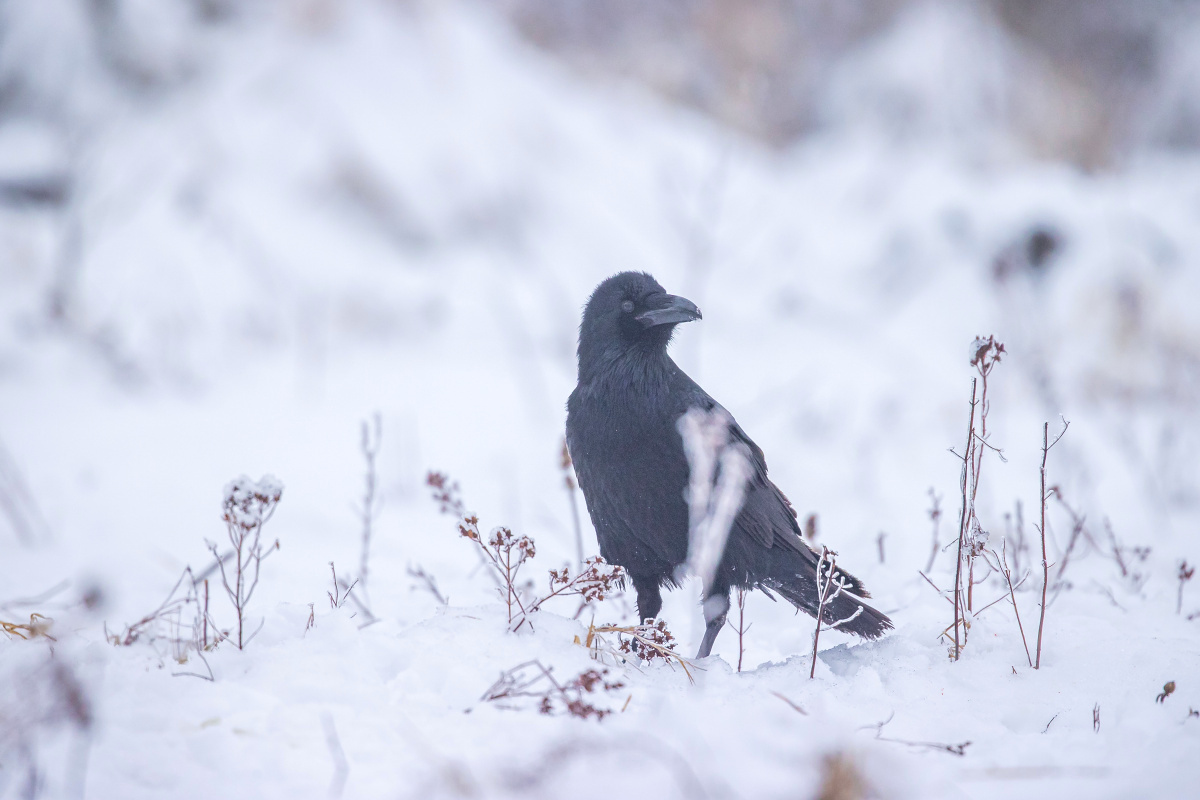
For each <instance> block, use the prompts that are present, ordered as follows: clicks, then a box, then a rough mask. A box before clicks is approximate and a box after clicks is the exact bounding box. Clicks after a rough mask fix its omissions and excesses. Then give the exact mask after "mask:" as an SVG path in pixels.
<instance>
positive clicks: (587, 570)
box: [529, 556, 625, 611]
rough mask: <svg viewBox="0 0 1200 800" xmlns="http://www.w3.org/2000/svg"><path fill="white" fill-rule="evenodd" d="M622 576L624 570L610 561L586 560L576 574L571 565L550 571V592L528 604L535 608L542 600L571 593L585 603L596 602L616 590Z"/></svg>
mask: <svg viewBox="0 0 1200 800" xmlns="http://www.w3.org/2000/svg"><path fill="white" fill-rule="evenodd" d="M624 579H625V570H623V569H621V568H620V567H618V566H617V565H615V564H609V563H608V562H607V561H605V560H604V559H603V558H601V557H600V556H592V557H591V558H588V559H585V560H584V562H583V569H582V570H580V571H579V572H578V573H576V574H575V575H572V574H571V570H570V567H567V566H564V567H563V568H562V569H561V570H558V569H552V570H550V593H549V594H547V595H546V596H545V597H543V598H542V599H540V600H538V601H537V602H536V603H534V604H533V605H532V606H531V607H530V609H529V610H530V611H536V610H537V609H538V608H540V607H541V605H542V603H544V602H546V601H547V600H549V599H550V598H551V597H570V596H572V595H575V596H578V597H580V598H582V599H583V603H584V605H585V606H586V605H591V604H592V603H599V602H601V601H602V600H604V598H606V597H608V596H609V595H610V594H612V593H613V592H614V591H617V589H618V587H619V586H620V584H621V581H623V580H624Z"/></svg>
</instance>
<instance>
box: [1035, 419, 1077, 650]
mask: <svg viewBox="0 0 1200 800" xmlns="http://www.w3.org/2000/svg"><path fill="white" fill-rule="evenodd" d="M1069 425H1070V423H1069V422H1067V421H1066V420H1065V419H1064V420H1063V429H1062V432H1061V433H1059V434H1058V437H1057V438H1055V440H1054V441H1053V442H1051V441H1050V423H1049V422H1045V423H1043V424H1042V469H1041V480H1042V483H1041V489H1042V496H1041V497H1042V504H1041V505H1042V524H1041V527H1040V528H1039V530H1038V533H1039V534H1040V535H1041V538H1042V607H1041V612H1040V614H1039V616H1038V635H1037V659H1036V660H1035V661H1034V662H1033V668H1034V669H1041V667H1042V633H1043V631H1044V630H1045V627H1046V589H1047V587H1048V586H1049V584H1050V560H1049V558H1048V557H1047V556H1046V500H1047V494H1046V458H1047V456H1048V455H1049V454H1050V448H1052V447H1054V445H1056V444H1058V442H1059V439H1062V437H1063V436H1064V435H1065V434H1066V432H1067V427H1068V426H1069Z"/></svg>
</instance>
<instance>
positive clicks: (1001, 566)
mask: <svg viewBox="0 0 1200 800" xmlns="http://www.w3.org/2000/svg"><path fill="white" fill-rule="evenodd" d="M1007 544H1008V543H1007V540H1002V541H1001V543H1000V555H999V556H997V555H996V551H995V550H992V551H991V553H992V556H993V557H994V558H995V559H996V568H997V571H998V572H999V573H1000V574H1001V575H1003V576H1004V580H1005V582H1006V583H1007V584H1008V598H1009V600H1010V601H1011V602H1012V607H1013V614H1014V615H1015V616H1016V618H1017V630H1019V631H1020V632H1021V644H1023V645H1024V646H1025V659H1026V660H1027V661H1028V662H1029V666H1031V667H1032V666H1033V659H1032V658H1030V657H1029V642H1027V641H1026V640H1025V626H1024V625H1022V624H1021V611H1020V609H1019V608H1017V591H1016V587H1014V586H1013V582H1012V571H1011V570H1010V569H1009V568H1008V557H1007V552H1006V550H1007ZM1024 581H1025V578H1021V580H1020V581H1018V582H1017V586H1020V585H1021V583H1023V582H1024ZM1000 599H1004V598H1003V597H1001V598H1000ZM989 607H990V606H989ZM986 610H987V608H983V609H980V612H979V613H981V614H982V613H983V612H984V611H986Z"/></svg>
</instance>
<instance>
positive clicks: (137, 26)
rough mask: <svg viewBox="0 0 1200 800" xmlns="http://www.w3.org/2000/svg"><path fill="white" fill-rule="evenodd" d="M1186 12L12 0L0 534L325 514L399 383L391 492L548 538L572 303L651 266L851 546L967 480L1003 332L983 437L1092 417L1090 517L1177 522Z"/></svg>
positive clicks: (1187, 284)
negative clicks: (237, 490) (269, 500)
mask: <svg viewBox="0 0 1200 800" xmlns="http://www.w3.org/2000/svg"><path fill="white" fill-rule="evenodd" d="M1198 26H1200V7H1198V5H1197V4H1195V3H1191V2H1167V1H1166V0H1161V1H1160V0H1147V1H1146V2H1139V3H1127V2H1118V1H1117V0H1112V1H1110V0H1087V1H1084V0H1080V1H1078V2H1075V1H1073V0H1046V1H1044V2H1027V1H1026V0H980V1H979V2H936V1H922V2H906V1H905V0H861V1H856V2H850V1H848V0H840V1H839V2H819V1H818V0H811V1H810V0H746V1H743V2H732V1H728V2H727V0H663V1H662V2H656V3H643V2H635V1H634V0H586V1H585V0H505V2H502V3H483V2H469V1H468V0H462V2H453V1H451V0H352V1H347V2H334V1H333V0H253V1H251V0H248V1H247V2H231V1H230V0H42V1H41V2H37V3H29V2H19V1H18V0H6V2H3V3H0V398H2V403H3V405H2V408H3V414H2V415H0V442H3V443H4V447H5V452H6V454H7V455H6V456H5V462H4V463H5V464H7V466H6V468H5V472H4V473H3V476H4V482H3V483H2V484H0V492H2V494H0V496H2V497H3V498H4V504H3V506H2V508H3V509H4V514H3V515H0V524H3V525H5V526H6V527H7V529H8V535H9V536H10V537H11V538H12V539H13V540H14V541H22V542H24V543H26V544H28V543H30V542H33V541H35V540H37V539H38V538H39V536H45V537H48V538H49V537H51V534H52V532H55V531H57V534H56V535H57V536H59V537H61V538H63V539H66V540H71V539H72V537H82V538H83V539H84V540H85V541H88V542H95V541H97V540H96V539H95V538H94V537H92V536H84V535H83V533H82V531H84V530H87V531H93V532H95V531H103V532H105V536H107V535H108V533H107V532H108V531H109V530H110V529H111V528H113V527H120V528H121V529H122V531H123V532H122V534H121V535H122V536H131V537H133V539H134V541H135V542H137V541H143V542H148V541H150V540H153V539H154V537H155V536H157V535H158V533H157V532H156V531H155V530H154V529H153V526H146V527H145V528H144V529H139V528H138V526H136V525H135V526H133V527H132V528H131V527H130V526H127V525H124V524H123V523H121V524H118V523H116V522H115V521H114V520H113V519H112V518H113V517H114V516H120V514H121V512H120V511H119V509H122V508H128V507H131V506H138V505H139V504H149V505H150V506H152V507H153V506H155V504H159V505H158V506H157V507H156V513H157V514H161V515H162V516H164V517H167V516H177V515H179V516H182V517H183V518H185V519H191V518H192V517H193V516H195V517H196V518H197V519H198V520H205V519H206V517H204V514H205V513H206V512H203V511H202V509H204V508H207V507H208V506H207V505H205V503H210V501H211V498H210V497H209V494H207V493H211V492H212V491H215V488H216V487H217V486H220V485H221V484H222V483H223V482H224V480H226V479H227V478H228V477H231V476H232V474H236V473H237V472H239V471H242V470H244V469H250V468H251V467H254V468H255V469H259V468H261V469H262V470H264V471H265V470H268V469H269V470H274V471H276V472H279V473H281V477H284V478H285V481H286V479H287V477H288V476H287V475H282V473H284V472H286V471H287V470H285V469H284V468H283V467H282V466H279V465H277V463H276V462H277V461H280V460H285V461H288V463H289V466H292V467H293V468H294V470H295V471H297V472H299V473H301V474H309V475H310V479H311V480H312V481H313V484H314V488H315V487H316V486H322V487H334V486H337V487H341V488H338V489H337V490H335V491H333V492H332V496H333V497H334V498H337V499H334V500H332V501H331V500H330V498H323V499H321V500H320V501H318V500H316V499H313V498H316V497H317V495H318V493H315V492H314V493H306V494H305V495H304V497H305V498H307V499H306V500H302V501H300V502H308V501H309V500H311V501H312V503H313V506H312V507H311V508H309V509H308V511H311V512H313V514H308V513H307V512H306V513H304V514H302V515H301V516H303V517H304V518H305V519H308V520H309V521H310V524H312V525H313V526H314V527H316V528H320V527H321V525H322V524H326V523H318V522H315V521H313V520H316V519H318V518H320V519H325V518H328V517H329V515H331V514H332V515H333V518H336V514H337V512H336V511H330V510H328V509H327V508H324V507H323V506H321V503H326V504H327V505H328V504H329V503H330V502H332V503H333V505H334V506H335V507H336V506H337V504H339V503H341V502H342V500H341V499H340V497H341V494H344V495H345V496H346V497H352V496H353V494H354V492H355V491H356V489H355V488H354V487H355V485H356V483H355V482H356V481H357V479H358V478H357V475H356V470H357V466H356V458H357V454H356V452H355V449H354V443H355V440H356V434H355V431H356V426H357V424H358V420H360V419H362V418H365V417H366V416H368V415H369V414H371V413H372V412H374V411H380V412H381V413H382V414H383V417H384V419H385V422H386V425H385V427H386V429H387V430H388V431H389V435H388V436H387V437H386V445H385V457H386V458H387V459H390V461H389V462H388V463H389V464H390V467H391V474H390V477H389V480H390V481H391V484H390V485H391V487H392V490H393V491H394V492H395V493H396V496H397V497H401V498H408V499H410V500H411V499H412V498H413V497H414V496H416V495H417V494H419V493H420V492H421V491H423V490H421V489H420V482H421V478H422V476H423V474H424V470H425V469H427V468H429V467H432V466H441V467H444V468H446V469H448V470H450V471H451V472H452V473H455V474H459V475H462V476H463V478H464V480H465V481H468V482H469V484H470V485H471V488H472V490H473V491H474V496H475V498H476V500H475V502H476V503H477V504H478V505H480V506H481V507H483V508H486V507H488V506H494V507H495V508H496V511H497V514H499V515H502V516H503V517H504V519H505V521H507V522H509V523H510V524H513V525H520V524H529V525H533V526H543V527H545V528H546V529H547V530H552V531H554V534H553V535H554V537H555V540H556V541H557V540H558V538H559V537H560V534H561V533H562V531H564V530H565V529H566V526H567V519H568V517H567V514H568V511H567V505H566V501H565V498H564V497H563V496H562V493H561V492H559V491H558V490H557V488H551V487H557V486H558V481H559V477H558V476H557V474H556V470H557V468H558V467H557V456H556V453H557V449H558V440H559V437H560V436H561V431H562V420H563V416H564V413H563V404H564V401H565V398H566V396H567V394H568V393H569V391H570V389H571V387H572V384H573V371H574V353H573V348H574V338H575V329H576V325H577V319H578V314H579V311H580V309H581V307H582V305H583V303H584V301H585V300H586V298H587V295H588V293H589V291H590V289H591V288H592V287H593V286H594V285H595V284H596V283H597V282H598V281H599V280H601V279H603V278H604V277H606V276H607V275H610V274H612V273H615V272H617V271H620V270H624V269H644V270H650V271H652V272H654V273H655V274H656V275H657V276H658V277H659V279H660V280H661V281H662V282H663V283H664V284H665V285H666V286H667V287H668V288H669V289H671V290H673V291H677V292H680V293H683V294H685V295H688V296H690V297H692V298H693V299H694V300H695V301H696V302H698V303H699V304H700V305H701V306H702V307H703V308H704V309H705V312H706V313H705V321H704V322H703V323H702V325H698V326H689V328H688V329H687V330H684V331H682V332H681V333H680V335H679V337H678V339H679V341H678V342H677V344H676V346H675V353H676V357H677V358H678V359H679V360H680V362H681V363H682V364H683V365H684V366H685V368H687V369H688V370H690V371H691V372H692V373H693V374H694V375H696V377H697V378H698V379H700V380H701V381H702V382H704V383H705V384H706V385H707V386H708V387H709V388H710V390H711V391H712V392H713V393H714V394H715V395H716V396H718V397H720V398H722V400H723V402H725V404H726V405H728V406H729V407H730V408H731V409H733V410H734V413H735V414H737V415H738V416H739V418H740V419H741V421H742V423H743V425H744V426H745V427H747V428H748V429H749V430H750V431H751V432H752V433H753V434H754V435H756V437H757V438H759V439H760V440H765V441H766V442H768V443H770V442H777V444H775V445H774V446H767V447H766V450H767V452H768V454H769V455H772V454H776V453H778V455H773V456H772V466H773V470H774V474H776V475H778V476H779V479H780V482H781V484H782V485H784V486H785V488H788V487H790V488H788V491H789V492H791V493H792V494H794V495H795V496H796V502H797V504H798V505H799V506H800V507H801V508H804V509H810V510H813V511H820V512H821V513H822V514H823V515H824V518H826V519H828V520H829V521H830V523H831V524H832V525H833V527H834V529H835V530H838V531H840V535H843V536H847V537H850V538H851V539H852V540H855V539H856V537H857V538H861V539H862V540H863V541H864V542H866V541H871V540H873V537H874V536H875V535H876V534H877V532H878V530H879V529H894V528H904V529H907V528H912V529H913V530H914V531H916V530H923V527H924V525H925V521H924V519H923V517H924V508H925V505H926V504H927V502H928V497H927V490H928V488H929V487H931V486H941V485H946V486H948V487H949V491H950V493H951V494H953V481H954V480H955V477H956V467H955V466H954V465H953V463H948V462H947V457H946V455H945V448H946V447H949V446H950V445H951V444H952V443H954V442H957V440H958V438H959V434H958V428H959V427H960V426H961V419H960V417H961V416H962V415H963V413H964V408H965V402H966V399H967V398H966V394H967V391H968V387H969V375H970V369H969V367H968V366H967V350H968V347H969V343H970V341H971V340H972V338H973V337H974V336H975V335H977V334H986V333H995V334H996V335H997V336H998V337H999V338H1000V339H1002V340H1004V341H1006V342H1007V343H1008V347H1009V353H1010V356H1009V362H1008V363H1007V364H1006V365H1005V366H1004V368H1003V369H1004V371H1002V372H1001V373H1000V376H999V377H998V378H997V379H996V385H995V387H994V391H995V392H996V394H995V395H994V399H995V403H994V405H995V410H994V411H993V414H994V415H995V418H996V419H997V421H998V423H997V427H996V430H997V435H1002V436H1004V437H1005V442H1004V443H1003V446H1005V447H1013V448H1016V451H1015V452H1016V453H1018V454H1020V453H1022V452H1025V451H1028V452H1033V451H1034V450H1036V445H1037V444H1038V443H1039V442H1038V439H1039V436H1038V434H1039V430H1038V429H1039V428H1040V421H1041V420H1044V419H1051V420H1053V419H1056V418H1058V416H1059V415H1060V414H1065V415H1067V416H1068V417H1070V418H1072V419H1077V420H1081V421H1082V422H1084V423H1086V424H1081V425H1079V426H1077V430H1079V431H1080V432H1079V434H1078V435H1075V436H1073V437H1072V440H1071V441H1069V442H1068V443H1067V444H1066V445H1065V446H1066V447H1068V448H1070V447H1074V448H1075V450H1074V451H1072V452H1073V455H1072V456H1071V457H1070V458H1071V464H1072V466H1071V479H1072V480H1074V481H1076V482H1077V483H1078V486H1077V488H1076V489H1075V492H1076V494H1077V497H1078V501H1079V503H1080V504H1082V505H1085V506H1090V504H1093V503H1095V502H1096V501H1097V499H1098V498H1099V497H1101V496H1104V497H1106V498H1107V501H1108V502H1107V507H1106V508H1105V509H1104V510H1103V512H1100V511H1098V512H1097V513H1104V514H1110V515H1114V516H1116V517H1119V518H1121V519H1122V523H1123V524H1124V525H1125V526H1126V527H1132V528H1138V529H1143V528H1144V529H1147V530H1149V529H1153V531H1154V535H1155V536H1167V535H1169V533H1170V532H1172V531H1175V532H1177V533H1179V532H1182V531H1183V530H1184V529H1187V528H1189V526H1191V525H1192V524H1193V521H1194V519H1195V517H1194V513H1195V510H1196V507H1197V505H1196V504H1197V502H1200V492H1198V490H1197V471H1198V466H1197V452H1200V425H1198V424H1197V408H1198V406H1197V400H1198V399H1200V315H1198V314H1197V313H1196V312H1195V308H1194V306H1195V304H1196V301H1197V300H1200V269H1198V268H1197V258H1198V257H1200V236H1198V234H1197V230H1200V228H1198V226H1197V224H1196V223H1197V216H1198V215H1200V183H1198V182H1197V180H1196V179H1197V177H1198V176H1200V169H1198V167H1200V159H1198V158H1197V151H1196V146H1197V144H1198V143H1200V109H1198V108H1197V103H1200V100H1197V98H1200V55H1198V54H1200V48H1198V47H1197V43H1198V42H1200V27H1198ZM1009 365H1011V366H1009ZM176 437H180V438H176ZM188 437H191V438H190V439H189V438H188ZM335 443H338V444H336V445H335ZM789 448H791V449H790V452H789ZM251 452H253V453H255V454H256V455H255V456H254V457H251V456H250V455H249V453H251ZM243 462H246V463H247V466H238V464H239V463H243ZM260 462H261V467H260V466H258V465H259V464H260ZM317 464H320V465H321V469H317V467H316V465H317ZM305 470H308V471H309V472H308V473H305V472H304V471H305ZM197 471H202V472H203V474H202V475H196V474H195V473H196V472H197ZM1012 472H1013V475H1012V477H1011V478H1005V477H1003V476H1002V475H1001V474H997V475H996V481H997V484H995V489H994V492H995V500H994V502H995V503H996V504H997V509H1000V508H1001V507H1003V508H1008V507H1009V506H1010V505H1011V502H1012V498H1013V497H1014V496H1016V495H1017V494H1018V493H1019V492H1018V490H1019V487H1021V486H1024V485H1026V484H1027V483H1028V479H1029V474H1023V475H1020V476H1018V475H1017V474H1016V472H1015V471H1012ZM226 473H228V474H226ZM1006 480H1010V481H1012V482H1013V485H1011V486H1009V485H1006V484H1005V483H1004V481H1006ZM1020 481H1025V484H1021V483H1020ZM193 484H194V485H193ZM183 487H188V488H186V489H184V488H183ZM201 487H204V488H201ZM210 487H211V488H210ZM193 492H194V493H195V498H194V499H193V498H192V496H191V493H193ZM206 492H207V493H206ZM64 493H66V494H64ZM73 493H74V494H78V495H79V497H81V498H82V497H86V498H93V499H92V500H88V501H84V502H80V503H75V502H62V499H63V498H66V497H71V496H72V494H73ZM339 493H341V494H339ZM987 493H988V492H987V489H985V494H987ZM846 498H857V499H856V500H855V501H854V502H849V501H847V500H846ZM862 499H866V500H868V501H869V502H867V503H863V502H859V501H861V500H862ZM989 502H990V501H989ZM89 503H94V504H95V507H94V508H90V509H89V506H88V504H89ZM210 504H211V503H210ZM285 505H287V504H285ZM179 509H185V510H186V511H187V513H184V514H182V515H180V514H179V513H178V510H179ZM319 509H323V510H321V513H320V514H317V513H316V512H317V511H318V510H319ZM297 513H299V512H297ZM996 513H997V514H999V513H1000V511H999V510H997V512H996ZM76 515H79V516H78V517H77V516H76ZM103 520H108V521H103ZM1148 520H1153V524H1149V523H1148V522H1147V521H1148ZM396 524H397V525H398V524H399V523H396ZM80 525H82V526H83V527H82V528H79V527H78V526H80ZM189 526H190V527H195V528H196V530H200V529H202V528H203V524H202V522H200V521H197V522H195V523H187V524H185V525H184V529H185V533H181V534H180V536H181V537H182V538H187V537H188V536H192V533H190V532H186V531H187V530H188V528H189ZM72 531H74V533H71V532H72ZM912 535H913V536H914V537H916V536H918V535H920V536H924V535H925V534H924V533H923V532H922V533H920V534H917V533H915V532H914V533H913V534H912ZM1147 535H1149V534H1147ZM193 538H196V539H199V538H200V537H199V536H193ZM562 538H563V541H564V542H565V541H566V537H562ZM100 541H107V539H106V538H105V537H101V539H100ZM88 547H90V545H85V547H84V549H83V550H79V551H73V552H74V555H73V556H72V557H73V558H77V559H78V560H79V566H78V568H79V569H81V570H85V571H86V569H90V568H92V567H93V566H94V567H96V568H97V570H98V572H100V573H103V572H104V567H103V566H101V565H102V564H103V563H104V561H105V559H106V558H109V559H112V560H113V561H114V562H119V561H122V560H123V559H124V557H125V554H124V553H121V554H111V553H110V554H109V555H107V556H106V555H105V554H104V553H103V552H100V551H103V550H105V549H106V548H105V547H103V546H100V545H97V546H96V552H92V551H90V550H89V549H88ZM564 547H565V545H564ZM164 549H171V548H166V547H164ZM134 552H138V550H137V548H136V547H135V548H134ZM171 558H176V556H172V557H171Z"/></svg>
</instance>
